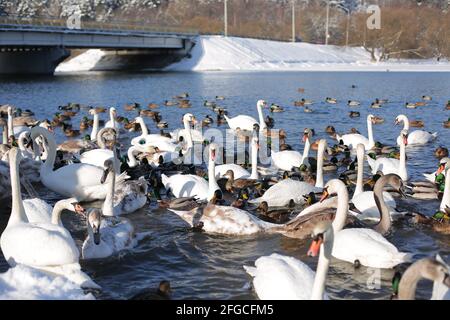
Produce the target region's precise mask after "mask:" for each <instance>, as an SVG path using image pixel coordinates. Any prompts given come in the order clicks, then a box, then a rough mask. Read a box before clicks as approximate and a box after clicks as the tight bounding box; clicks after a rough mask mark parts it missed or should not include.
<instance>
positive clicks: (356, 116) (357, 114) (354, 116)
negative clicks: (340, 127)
mask: <svg viewBox="0 0 450 320" xmlns="http://www.w3.org/2000/svg"><path fill="white" fill-rule="evenodd" d="M360 115H361V114H360V113H359V112H358V111H350V112H349V113H348V116H349V117H350V118H358V117H359V116H360Z"/></svg>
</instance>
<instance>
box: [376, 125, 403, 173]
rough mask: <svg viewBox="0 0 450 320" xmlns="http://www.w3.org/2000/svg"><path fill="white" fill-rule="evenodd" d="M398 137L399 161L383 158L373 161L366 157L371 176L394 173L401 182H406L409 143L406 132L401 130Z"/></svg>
mask: <svg viewBox="0 0 450 320" xmlns="http://www.w3.org/2000/svg"><path fill="white" fill-rule="evenodd" d="M400 137H401V138H402V139H401V140H402V141H401V143H400V160H398V159H393V158H384V157H381V158H377V159H376V160H374V159H372V158H371V157H367V162H368V163H369V166H370V167H371V168H372V174H376V173H377V172H378V171H381V172H383V174H389V173H395V174H398V175H399V176H400V177H401V178H402V180H403V181H408V171H407V169H406V146H407V145H408V143H409V135H408V131H406V130H402V132H401V133H400Z"/></svg>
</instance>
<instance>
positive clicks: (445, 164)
mask: <svg viewBox="0 0 450 320" xmlns="http://www.w3.org/2000/svg"><path fill="white" fill-rule="evenodd" d="M448 168H450V158H448V157H445V158H442V159H441V161H439V168H438V169H437V171H436V175H439V174H441V173H442V171H444V170H446V169H448Z"/></svg>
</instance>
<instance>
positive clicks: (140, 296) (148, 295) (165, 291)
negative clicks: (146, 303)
mask: <svg viewBox="0 0 450 320" xmlns="http://www.w3.org/2000/svg"><path fill="white" fill-rule="evenodd" d="M171 294H172V289H171V288H170V282H169V281H167V280H163V281H161V282H160V283H159V286H158V288H157V289H156V290H155V289H151V290H143V291H141V292H139V293H137V294H136V295H134V296H133V297H131V298H130V300H170V296H171Z"/></svg>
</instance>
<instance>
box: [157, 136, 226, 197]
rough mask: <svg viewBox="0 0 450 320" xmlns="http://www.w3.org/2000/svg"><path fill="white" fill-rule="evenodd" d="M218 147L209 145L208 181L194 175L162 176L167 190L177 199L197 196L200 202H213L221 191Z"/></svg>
mask: <svg viewBox="0 0 450 320" xmlns="http://www.w3.org/2000/svg"><path fill="white" fill-rule="evenodd" d="M216 149H217V145H216V144H214V143H212V144H210V145H209V164H208V180H209V181H206V180H205V179H203V178H202V177H199V176H197V175H193V174H174V175H172V176H170V177H168V176H166V175H165V174H162V175H161V178H162V183H163V185H164V187H165V188H166V190H171V192H172V193H173V195H174V196H175V197H176V198H180V197H192V196H195V197H196V198H198V199H200V200H211V199H212V198H213V196H214V193H215V191H216V190H220V188H219V185H218V184H217V182H216V177H215V160H216Z"/></svg>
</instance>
